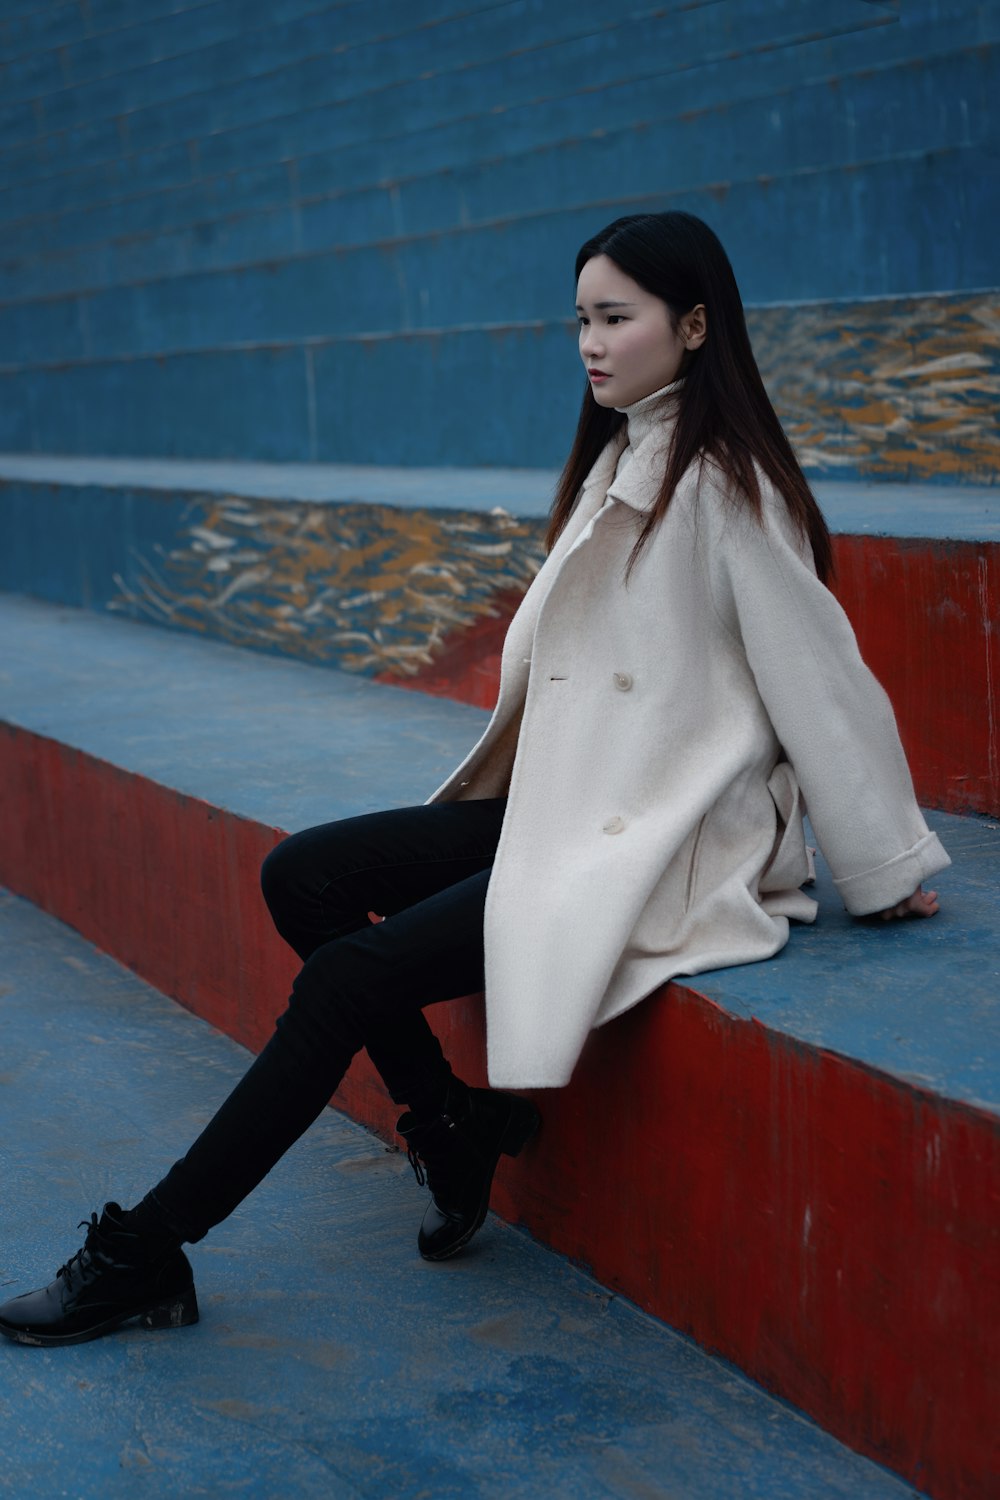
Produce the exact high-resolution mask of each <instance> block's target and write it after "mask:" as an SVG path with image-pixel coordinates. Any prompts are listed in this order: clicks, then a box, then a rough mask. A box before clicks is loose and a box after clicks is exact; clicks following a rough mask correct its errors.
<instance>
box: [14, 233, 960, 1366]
mask: <svg viewBox="0 0 1000 1500" xmlns="http://www.w3.org/2000/svg"><path fill="white" fill-rule="evenodd" d="M576 274H577V313H578V317H579V324H580V354H581V357H582V359H583V362H584V364H585V366H586V368H587V378H588V390H587V391H586V393H585V395H584V402H583V409H582V411H581V415H580V421H579V425H578V428H577V433H576V439H575V442H574V444H573V449H572V452H571V453H570V456H569V459H568V461H567V464H566V468H565V470H564V471H563V475H562V478H561V481H560V484H559V488H558V491H557V494H556V498H555V502H554V506H553V512H552V517H551V523H550V526H549V532H548V538H547V540H548V545H549V548H550V550H549V555H548V557H547V559H546V562H545V564H544V566H543V567H542V569H541V570H540V572H539V573H538V575H537V577H536V578H535V580H534V582H533V583H532V585H531V587H530V588H529V589H528V591H527V593H526V595H525V597H524V600H523V602H522V604H521V606H520V608H519V609H518V612H517V614H516V615H515V617H514V619H513V621H512V622H511V626H510V629H509V631H508V634H507V639H506V642H505V646H504V653H503V665H502V673H501V686H500V694H499V699H498V702H497V707H496V710H495V711H494V714H493V716H492V719H491V720H490V723H489V726H488V727H487V729H486V732H485V733H484V735H483V736H482V738H481V739H480V741H479V743H478V744H477V745H476V746H475V747H474V749H473V750H472V751H471V753H470V754H469V755H468V757H467V758H466V759H465V761H464V762H463V764H462V765H461V766H460V767H459V768H458V770H457V771H455V773H454V774H453V775H452V776H451V777H449V779H448V780H447V781H446V782H445V783H444V785H443V786H441V787H440V788H439V789H438V790H437V791H436V792H435V793H434V795H433V796H432V797H431V798H430V799H429V801H428V802H427V803H426V804H425V805H424V806H422V807H415V808H404V809H400V810H398V811H392V812H384V813H376V814H373V815H370V816H367V817H360V818H351V819H347V820H343V821H341V822H338V823H333V824H328V825H325V826H323V827H320V828H315V829H309V830H306V831H305V832H303V833H300V834H296V835H294V836H293V837H291V838H289V839H287V840H285V842H284V843H282V844H280V845H279V846H278V847H277V849H275V850H274V851H273V853H272V854H271V855H270V856H269V857H268V859H267V861H266V862H265V865H264V870H263V888H264V894H265V897H266V899H267V902H268V905H269V907H270V910H271V913H272V915H273V917H274V921H275V924H276V926H277V929H278V931H279V932H280V933H281V935H282V936H283V937H284V938H285V939H286V941H287V942H289V943H290V944H291V946H292V947H293V948H294V949H295V950H296V952H297V953H298V954H299V956H300V957H301V958H302V960H303V967H302V969H301V971H300V973H299V975H298V977H297V978H296V980H295V984H294V986H293V990H292V997H291V1000H290V1002H289V1006H288V1009H287V1011H286V1012H285V1014H284V1015H283V1016H282V1017H281V1018H280V1019H279V1021H278V1023H277V1026H276V1029H275V1033H274V1036H273V1037H272V1039H271V1041H270V1042H269V1043H268V1045H267V1046H266V1047H265V1049H264V1051H263V1052H262V1053H261V1054H260V1056H259V1057H258V1058H257V1060H256V1061H255V1062H254V1063H253V1065H252V1066H251V1068H250V1070H249V1072H248V1073H247V1074H246V1076H245V1077H244V1079H243V1080H242V1082H241V1083H240V1084H238V1086H237V1087H236V1089H235V1090H234V1092H233V1093H232V1094H231V1095H230V1097H229V1099H228V1100H227V1101H226V1102H225V1103H224V1104H223V1106H222V1108H221V1109H220V1110H219V1112H218V1114H217V1115H216V1116H215V1117H214V1119H213V1120H212V1121H211V1122H210V1123H209V1125H208V1126H207V1127H206V1129H205V1130H204V1131H203V1133H202V1135H201V1136H200V1137H199V1138H198V1140H197V1141H196V1142H195V1144H194V1145H193V1146H192V1147H191V1150H190V1151H189V1152H188V1153H187V1155H186V1156H185V1157H184V1158H183V1159H182V1160H181V1161H179V1162H177V1163H176V1164H175V1165H174V1166H173V1167H172V1168H171V1170H170V1172H169V1173H168V1174H167V1176H166V1177H165V1178H164V1179H163V1181H162V1182H160V1183H159V1184H157V1186H156V1187H155V1188H154V1189H153V1190H152V1191H151V1192H150V1193H148V1194H147V1195H146V1197H145V1198H144V1199H143V1200H142V1202H141V1203H140V1204H139V1205H138V1206H137V1207H136V1208H134V1209H132V1210H131V1211H123V1210H122V1209H120V1208H119V1207H118V1205H116V1204H113V1203H109V1204H107V1205H105V1208H104V1211H103V1213H102V1215H101V1217H100V1219H98V1217H97V1215H96V1214H92V1215H91V1221H90V1226H89V1230H88V1233H87V1237H86V1242H85V1244H84V1246H83V1248H82V1249H81V1250H79V1251H78V1252H77V1253H76V1255H75V1256H73V1257H72V1259H71V1260H70V1261H68V1262H67V1264H66V1265H65V1266H63V1267H62V1268H61V1269H60V1271H59V1272H58V1273H57V1275H56V1278H55V1280H54V1281H53V1282H52V1283H51V1284H50V1285H49V1286H47V1287H45V1288H43V1289H41V1290H40V1291H38V1292H32V1293H28V1294H26V1295H24V1296H22V1297H17V1298H14V1299H13V1301H11V1302H8V1303H7V1304H6V1305H5V1306H4V1307H3V1308H0V1330H2V1331H3V1332H4V1333H6V1334H7V1335H8V1336H9V1337H11V1338H14V1339H17V1340H19V1341H21V1342H25V1343H37V1344H61V1343H74V1342H78V1341H82V1340H84V1339H89V1338H96V1337H98V1336H99V1335H101V1334H103V1333H106V1332H108V1331H109V1330H110V1329H112V1328H114V1327H117V1326H118V1324H120V1323H121V1322H123V1321H124V1320H125V1319H127V1318H130V1317H136V1316H139V1317H141V1318H142V1320H143V1321H144V1322H145V1323H146V1324H147V1325H148V1326H178V1325H180V1324H184V1323H191V1322H194V1321H195V1320H196V1318H197V1316H198V1313H197V1301H196V1297H195V1291H194V1285H193V1281H192V1277H191V1268H190V1266H189V1264H188V1262H187V1259H186V1258H185V1256H184V1254H183V1252H182V1250H181V1248H180V1247H181V1245H182V1244H183V1243H184V1242H186V1241H194V1240H198V1239H201V1238H202V1237H203V1236H204V1235H205V1234H206V1233H207V1231H208V1230H209V1229H210V1228H211V1227H212V1225H214V1224H217V1223H219V1222H220V1221H221V1220H222V1219H224V1218H225V1217H226V1215H227V1214H229V1213H230V1212H231V1211H232V1210H233V1208H235V1207H236V1205H237V1204H238V1203H239V1202H240V1201H241V1200H242V1199H243V1198H244V1197H245V1196H246V1195H247V1193H249V1192H250V1191H251V1190H252V1189H253V1187H254V1186H256V1184H257V1183H258V1182H260V1180H261V1179H262V1178H263V1177H264V1176H265V1175H266V1173H267V1172H268V1171H269V1170H270V1168H271V1167H272V1166H273V1165H274V1163H275V1162H276V1161H277V1160H278V1158H279V1157H280V1156H281V1155H282V1154H283V1152H284V1151H286V1150H287V1148H288V1147H289V1146H290V1145H291V1144H292V1142H293V1141H295V1140H296V1139H297V1138H298V1137H299V1136H300V1135H301V1134H302V1132H303V1131H304V1130H305V1129H306V1128H307V1127H308V1125H309V1124H310V1123H311V1121H312V1120H313V1119H315V1118H316V1116H317V1115H318V1114H319V1113H320V1111H321V1110H322V1108H323V1106H324V1105H325V1104H326V1102H327V1100H328V1099H329V1098H330V1095H331V1094H332V1093H333V1092H334V1090H335V1088H336V1087H337V1085H338V1083H339V1082H340V1079H341V1078H342V1076H343V1074H344V1072H345V1071H346V1069H347V1067H348V1066H349V1064H350V1061H351V1058H352V1057H353V1056H354V1054H355V1052H357V1051H358V1050H359V1049H360V1048H361V1047H366V1048H367V1049H368V1052H369V1054H370V1056H371V1058H372V1060H373V1062H374V1063H375V1065H376V1067H377V1068H378V1070H379V1072H380V1074H381V1076H382V1077H383V1079H384V1080H385V1083H386V1085H387V1087H388V1089H389V1092H390V1094H391V1095H392V1097H393V1099H394V1100H396V1101H397V1103H399V1104H401V1105H405V1106H406V1109H407V1112H406V1113H405V1114H404V1115H403V1116H402V1118H401V1120H400V1122H399V1126H398V1129H399V1130H400V1133H401V1134H402V1136H403V1138H404V1140H405V1141H406V1142H407V1145H408V1148H409V1153H410V1158H411V1161H412V1162H413V1164H414V1167H415V1170H416V1171H417V1173H418V1178H420V1179H421V1180H422V1179H423V1175H424V1168H426V1174H427V1181H428V1183H429V1186H430V1188H431V1193H432V1201H431V1203H430V1205H429V1207H428V1209H427V1213H426V1214H425V1216H424V1222H423V1224H422V1225H421V1229H420V1233H419V1237H418V1246H419V1249H420V1252H421V1254H422V1255H424V1256H425V1257H427V1258H428V1259H444V1258H446V1257H447V1256H450V1255H453V1254H454V1253H455V1252H456V1251H458V1250H460V1249H461V1248H462V1246H463V1245H465V1244H467V1243H468V1241H469V1239H470V1238H471V1237H472V1235H473V1234H475V1232H476V1230H477V1229H478V1228H479V1226H480V1225H481V1223H482V1221H483V1218H484V1216H485V1213H486V1208H487V1205H488V1201H489V1192H490V1186H491V1183H492V1179H493V1174H494V1171H495V1168H496V1164H497V1161H498V1159H499V1156H500V1155H501V1153H503V1152H506V1153H508V1154H510V1155H516V1154H517V1152H519V1151H520V1150H521V1148H522V1147H523V1146H524V1144H525V1143H526V1142H527V1141H528V1140H529V1139H530V1138H531V1136H532V1135H533V1134H534V1132H535V1130H536V1129H537V1127H538V1113H537V1110H536V1109H535V1107H534V1105H533V1104H531V1103H530V1102H529V1101H527V1100H525V1099H521V1098H519V1097H517V1096H516V1095H513V1094H510V1093H506V1092H503V1090H504V1089H507V1088H550V1087H558V1086H560V1085H563V1084H565V1083H567V1082H568V1080H569V1078H570V1075H571V1073H572V1071H573V1067H574V1064H575V1062H576V1060H577V1057H578V1055H579V1052H580V1050H581V1048H582V1046H583V1043H584V1041H585V1039H586V1037H587V1035H588V1033H589V1032H590V1031H591V1029H593V1028H594V1027H596V1026H600V1025H601V1024H603V1023H604V1022H605V1021H608V1020H610V1019H611V1018H612V1017H613V1016H616V1015H618V1014H620V1013H621V1012H622V1011H624V1010H626V1009H627V1008H628V1007H629V1006H632V1005H634V1004H636V1002H638V1001H639V1000H641V999H642V998H643V997H644V996H646V995H648V994H650V992H651V991H653V990H655V989H656V988H658V987H659V986H660V985H662V984H663V983H664V982H665V981H666V980H667V979H669V978H670V977H672V976H673V975H676V974H694V973H698V972H700V971H703V970H706V969H713V968H717V967H719V966H722V965H728V964H737V963H747V962H751V961H754V960H757V959H763V958H768V957H770V956H771V955H772V954H774V953H776V952H777V951H778V950H779V949H780V948H781V947H782V946H783V945H784V943H785V942H786V941H787V938H788V924H789V921H790V920H791V919H792V918H795V919H798V920H800V921H811V920H812V919H813V917H814V915H815V910H816V908H815V903H814V902H813V901H811V900H810V899H809V898H808V897H807V896H805V895H804V894H803V893H802V891H801V890H800V886H801V885H802V884H803V883H805V882H806V881H807V880H808V879H809V878H810V863H809V855H808V851H807V849H806V846H805V842H804V838H803V829H802V813H803V806H804V802H807V803H808V806H809V810H810V814H811V819H812V824H813V827H814V829H815V832H816V836H817V838H818V840H819V843H820V845H821V846H822V849H823V852H824V854H825V856H826V858H827V860H828V862H829V864H830V866H831V868H832V871H833V874H834V878H835V882H836V884H837V887H838V889H839V891H840V893H841V895H842V897H843V900H844V902H845V905H846V906H847V909H848V910H849V911H850V912H852V913H854V914H856V915H864V914H869V913H880V914H881V915H882V917H884V918H886V919H890V918H898V917H905V916H922V917H927V916H931V915H933V914H934V913H935V912H936V911H937V909H938V906H937V897H936V894H935V893H934V892H932V891H928V892H926V893H925V892H924V891H923V889H922V882H923V881H924V880H926V879H927V878H928V877H930V876H931V875H933V874H935V873H936V872H937V871H939V870H941V869H943V868H944V867H945V866H946V865H947V864H948V863H949V859H948V856H947V854H945V852H944V850H943V849H942V848H941V846H940V844H939V842H938V840H937V837H936V836H935V835H934V834H932V833H930V832H929V831H928V829H927V826H926V824H925V822H924V820H923V817H922V816H921V813H920V811H919V809H918V807H917V805H916V802H915V800H914V796H913V788H912V784H911V781H910V777H909V773H908V771H907V767H906V763H905V760H904V757H903V752H902V748H901V746H900V743H899V738H898V735H897V732H896V727H895V721H894V719H893V715H892V710H891V708H890V706H889V702H888V699H887V698H886V696H885V694H884V692H883V691H882V689H881V688H880V687H879V685H878V684H877V683H876V681H875V679H874V678H873V677H872V676H871V674H870V673H869V672H868V670H867V668H866V667H865V666H864V664H863V663H862V661H861V658H860V656H859V654H858V650H857V645H856V643H855V640H854V636H853V633H852V631H851V628H850V626H849V624H848V622H847V619H846V617H845V616H844V614H843V612H842V610H841V609H840V607H839V606H838V604H837V603H836V601H835V600H834V598H833V596H832V594H830V593H829V591H828V590H827V588H826V587H825V584H824V582H823V580H824V579H825V578H826V576H827V575H828V573H829V571H830V541H829V535H828V533H827V530H826V527H825V525H824V523H823V519H822V517H821V515H820V513H819V510H818V508H817V506H816V504H815V501H814V500H813V498H812V496H811V494H810V492H809V488H808V485H807V483H806V481H805V478H804V476H803V474H802V471H801V469H800V468H799V466H798V464H797V462H796V460H795V458H794V456H793V454H792V450H791V448H790V446H789V444H788V442H787V440H786V438H785V436H784V434H783V432H782V430H781V427H780V425H779V423H778V420H777V417H776V416H775V414H774V411H773V409H772V407H771V405H770V402H769V401H768V398H767V395H766V394H765V391H764V387H763V384H762V382H761V379H760V375H759V373H758V370H757V367H756V364H755V362H754V359H753V354H752V352H751V349H750V343H749V340H748V337H747V332H746V326H745V322H744V318H743V309H742V304H741V302H740V297H739V292H738V290H737V287H736V282H735V279H734V277H733V273H732V269H731V267H730V265H729V261H728V260H727V258H726V255H725V252H724V251H723V249H722V246H721V245H720V244H719V241H718V240H717V239H716V237H715V235H714V234H713V233H712V231H711V230H710V229H709V228H708V227H707V226H706V225H705V224H703V223H702V222H701V221H700V220H699V219H696V218H693V217H692V216H691V215H689V214H682V213H664V214H644V215H632V216H629V217H627V218H623V219H618V220H616V221H615V222H614V223H613V224H611V225H609V226H608V228H607V229H605V230H604V231H602V232H601V233H600V234H599V235H597V236H596V237H595V238H594V239H592V240H589V241H588V242H587V244H585V245H584V246H583V248H582V249H581V251H580V253H579V256H578V257H577V265H576ZM368 911H377V912H380V913H383V914H384V915H385V918H386V920H384V921H383V922H381V923H378V924H371V923H370V922H369V921H368V919H367V917H366V915H365V914H366V913H367V912H368ZM483 988H485V995H486V1014H487V1037H488V1055H489V1077H490V1082H491V1084H492V1085H493V1086H494V1087H493V1088H491V1089H473V1088H469V1087H468V1086H467V1085H465V1084H464V1083H462V1082H461V1081H460V1080H459V1079H457V1078H455V1077H454V1076H453V1075H452V1073H451V1070H450V1068H449V1067H448V1064H447V1062H446V1061H445V1059H444V1057H443V1056H442V1053H441V1049H440V1047H439V1046H438V1044H437V1041H436V1040H435V1038H434V1036H433V1034H432V1032H431V1031H430V1029H429V1027H428V1025H427V1023H426V1021H425V1019H424V1016H423V1009H422V1008H423V1007H424V1006H426V1005H429V1004H431V1003H432V1002H434V1001H438V1000H446V999H450V998H455V997H457V996H460V995H465V994H468V993H472V992H475V991H478V990H480V989H483Z"/></svg>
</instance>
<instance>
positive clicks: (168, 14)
mask: <svg viewBox="0 0 1000 1500" xmlns="http://www.w3.org/2000/svg"><path fill="white" fill-rule="evenodd" d="M356 4H357V0H333V3H331V4H327V5H319V6H317V7H316V8H315V9H313V10H304V11H302V12H301V13H300V14H299V15H298V16H296V17H295V19H294V20H292V21H285V22H280V21H269V22H267V23H266V24H265V25H263V26H249V27H247V28H246V29H241V30H240V31H238V32H237V33H236V35H235V36H233V37H229V38H227V39H226V40H224V41H220V42H208V43H207V44H206V45H205V46H202V47H187V48H185V50H184V51H182V52H166V53H164V54H163V55H162V56H161V57H158V58H157V59H156V60H155V61H154V62H141V63H136V64H134V65H133V66H132V67H124V68H116V69H115V70H114V71H113V72H111V73H91V74H88V75H87V77H86V78H77V79H74V81H73V82H72V83H71V84H60V85H59V87H58V88H54V89H49V90H48V91H47V92H46V93H42V94H28V95H24V96H22V97H21V98H20V99H13V100H11V103H12V104H14V105H17V104H33V103H35V102H36V101H37V100H45V99H52V98H54V97H55V96H56V95H57V94H65V93H72V92H74V91H75V90H76V89H78V88H86V87H88V86H89V85H90V84H94V83H107V82H108V81H109V80H110V79H112V78H127V77H128V76H129V75H130V74H135V73H142V72H144V71H146V70H148V69H153V68H156V67H159V65H160V64H161V63H170V62H179V61H181V60H182V59H183V58H185V57H195V56H197V55H199V54H203V53H208V52H217V51H219V50H221V49H222V48H223V47H232V46H233V45H234V44H235V43H242V41H243V40H244V38H245V37H254V36H260V35H261V34H262V33H265V32H268V31H273V30H274V29H275V28H276V27H277V26H282V25H285V26H295V25H297V24H298V23H299V22H300V21H305V20H308V19H309V17H311V16H322V15H334V14H335V13H336V12H337V11H341V10H351V9H354V8H356ZM503 4H504V0H491V3H489V4H486V5H482V6H473V7H472V8H471V9H470V10H467V11H463V12H460V16H465V15H470V16H471V15H480V14H482V12H483V11H487V10H495V9H498V8H502V6H503ZM65 8H66V9H67V10H70V9H72V10H76V9H78V7H77V6H75V5H73V6H70V5H67V6H66V7H65ZM218 8H219V0H205V3H202V4H199V5H188V6H185V7H184V8H183V9H182V10H165V11H164V12H163V13H162V15H159V16H156V17H154V18H153V19H152V21H151V20H150V19H149V18H148V17H147V18H146V19H145V20H142V21H126V22H125V24H124V25H122V26H109V27H107V28H106V29H105V30H104V31H92V32H88V33H87V35H86V36H81V37H77V38H76V39H75V40H74V41H71V42H57V43H56V44H55V45H54V46H49V47H36V48H35V50H34V51H33V52H17V53H13V54H12V55H11V56H9V57H3V56H0V63H11V62H20V61H23V60H24V59H26V58H29V57H48V56H50V55H51V54H53V53H56V54H58V53H60V52H64V51H67V50H72V49H73V48H76V47H80V46H84V45H86V43H87V42H91V41H96V40H97V39H98V38H100V37H109V36H121V35H123V34H124V33H126V32H129V31H141V30H145V29H146V28H147V27H148V26H150V25H155V24H156V23H157V22H161V21H172V20H174V19H175V17H177V16H188V15H192V14H193V13H194V12H196V11H199V10H215V9H218ZM28 14H29V15H35V14H37V12H34V11H31V12H28ZM430 24H433V23H429V22H425V23H423V25H424V26H427V25H430ZM420 29H422V28H421V27H415V28H411V31H412V30H420ZM409 34H410V33H409V32H406V31H403V32H397V33H393V34H392V35H393V36H397V35H398V36H407V35H409ZM378 40H381V38H378ZM56 66H58V64H56ZM254 76H255V75H254V74H249V75H245V77H250V78H252V77H254ZM178 97H179V98H183V97H186V96H184V95H178ZM161 103H169V100H163V101H161ZM149 107H150V108H155V107H157V106H156V105H155V104H153V105H150V106H149ZM101 118H103V119H114V118H115V116H114V115H105V116H102V117H101ZM50 133H53V132H50ZM33 139H38V137H33Z"/></svg>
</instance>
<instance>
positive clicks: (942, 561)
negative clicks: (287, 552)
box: [379, 536, 1000, 814]
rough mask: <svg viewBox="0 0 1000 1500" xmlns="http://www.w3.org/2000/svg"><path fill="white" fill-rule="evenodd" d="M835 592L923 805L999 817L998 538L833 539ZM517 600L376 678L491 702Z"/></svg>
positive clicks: (500, 599) (502, 600)
mask: <svg viewBox="0 0 1000 1500" xmlns="http://www.w3.org/2000/svg"><path fill="white" fill-rule="evenodd" d="M833 544H834V556H835V560H836V567H837V578H836V583H835V589H834V591H835V593H836V594H837V596H838V598H839V599H840V602H841V604H842V605H843V606H844V609H845V610H846V611H847V614H848V616H849V618H850V620H851V623H852V625H853V626H854V629H855V631H856V632H857V636H858V642H859V644H860V646H861V653H862V655H863V656H864V658H865V660H866V661H867V662H868V665H869V666H870V667H871V669H872V671H873V672H874V673H875V675H876V677H877V678H878V679H879V681H880V682H881V683H882V685H883V687H884V688H885V690H886V692H887V693H888V694H889V697H890V698H891V699H892V703H893V707H894V708H895V710H896V717H897V719H898V721H899V728H900V734H901V736H902V740H903V744H904V746H905V748H906V753H907V756H908V758H909V761H910V769H911V770H912V772H913V780H914V784H915V786H916V791H917V797H918V799H919V801H920V802H921V803H922V804H923V806H925V807H940V808H943V809H944V810H945V811H946V812H980V813H991V814H1000V723H998V715H1000V544H998V543H996V542H953V541H930V540H922V539H919V538H918V539H908V538H900V537H881V536H836V537H834V539H833ZM518 602H519V599H518V597H517V596H516V595H512V594H511V593H510V591H509V590H508V591H507V592H506V593H504V594H503V595H497V598H496V599H495V601H494V604H495V606H496V609H497V615H496V617H495V618H493V619H490V620H480V621H477V622H476V624H475V625H473V626H472V627H470V628H469V629H468V630H465V631H459V632H456V634H455V635H453V636H451V637H449V638H448V639H447V640H446V641H445V642H444V644H443V647H442V648H441V650H440V651H439V652H438V654H437V655H436V657H435V660H434V662H433V663H432V664H431V665H430V666H428V667H425V668H423V669H422V670H421V671H420V672H418V673H417V674H416V675H415V676H412V677H407V678H399V677H397V676H396V675H394V674H393V673H382V674H381V676H380V679H379V680H380V681H383V682H392V683H394V684H395V685H396V686H397V687H408V688H414V689H417V690H418V691H420V692H424V693H431V694H433V695H434V696H436V697H440V698H457V699H458V700H459V701H460V702H462V703H472V704H474V705H475V706H476V707H477V708H492V707H493V705H494V703H495V702H496V696H497V689H498V687H499V683H500V652H501V650H502V648H503V639H504V636H505V634H506V631H507V626H508V625H509V623H510V619H511V616H512V615H513V613H514V610H515V609H516V608H517V604H518Z"/></svg>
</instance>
